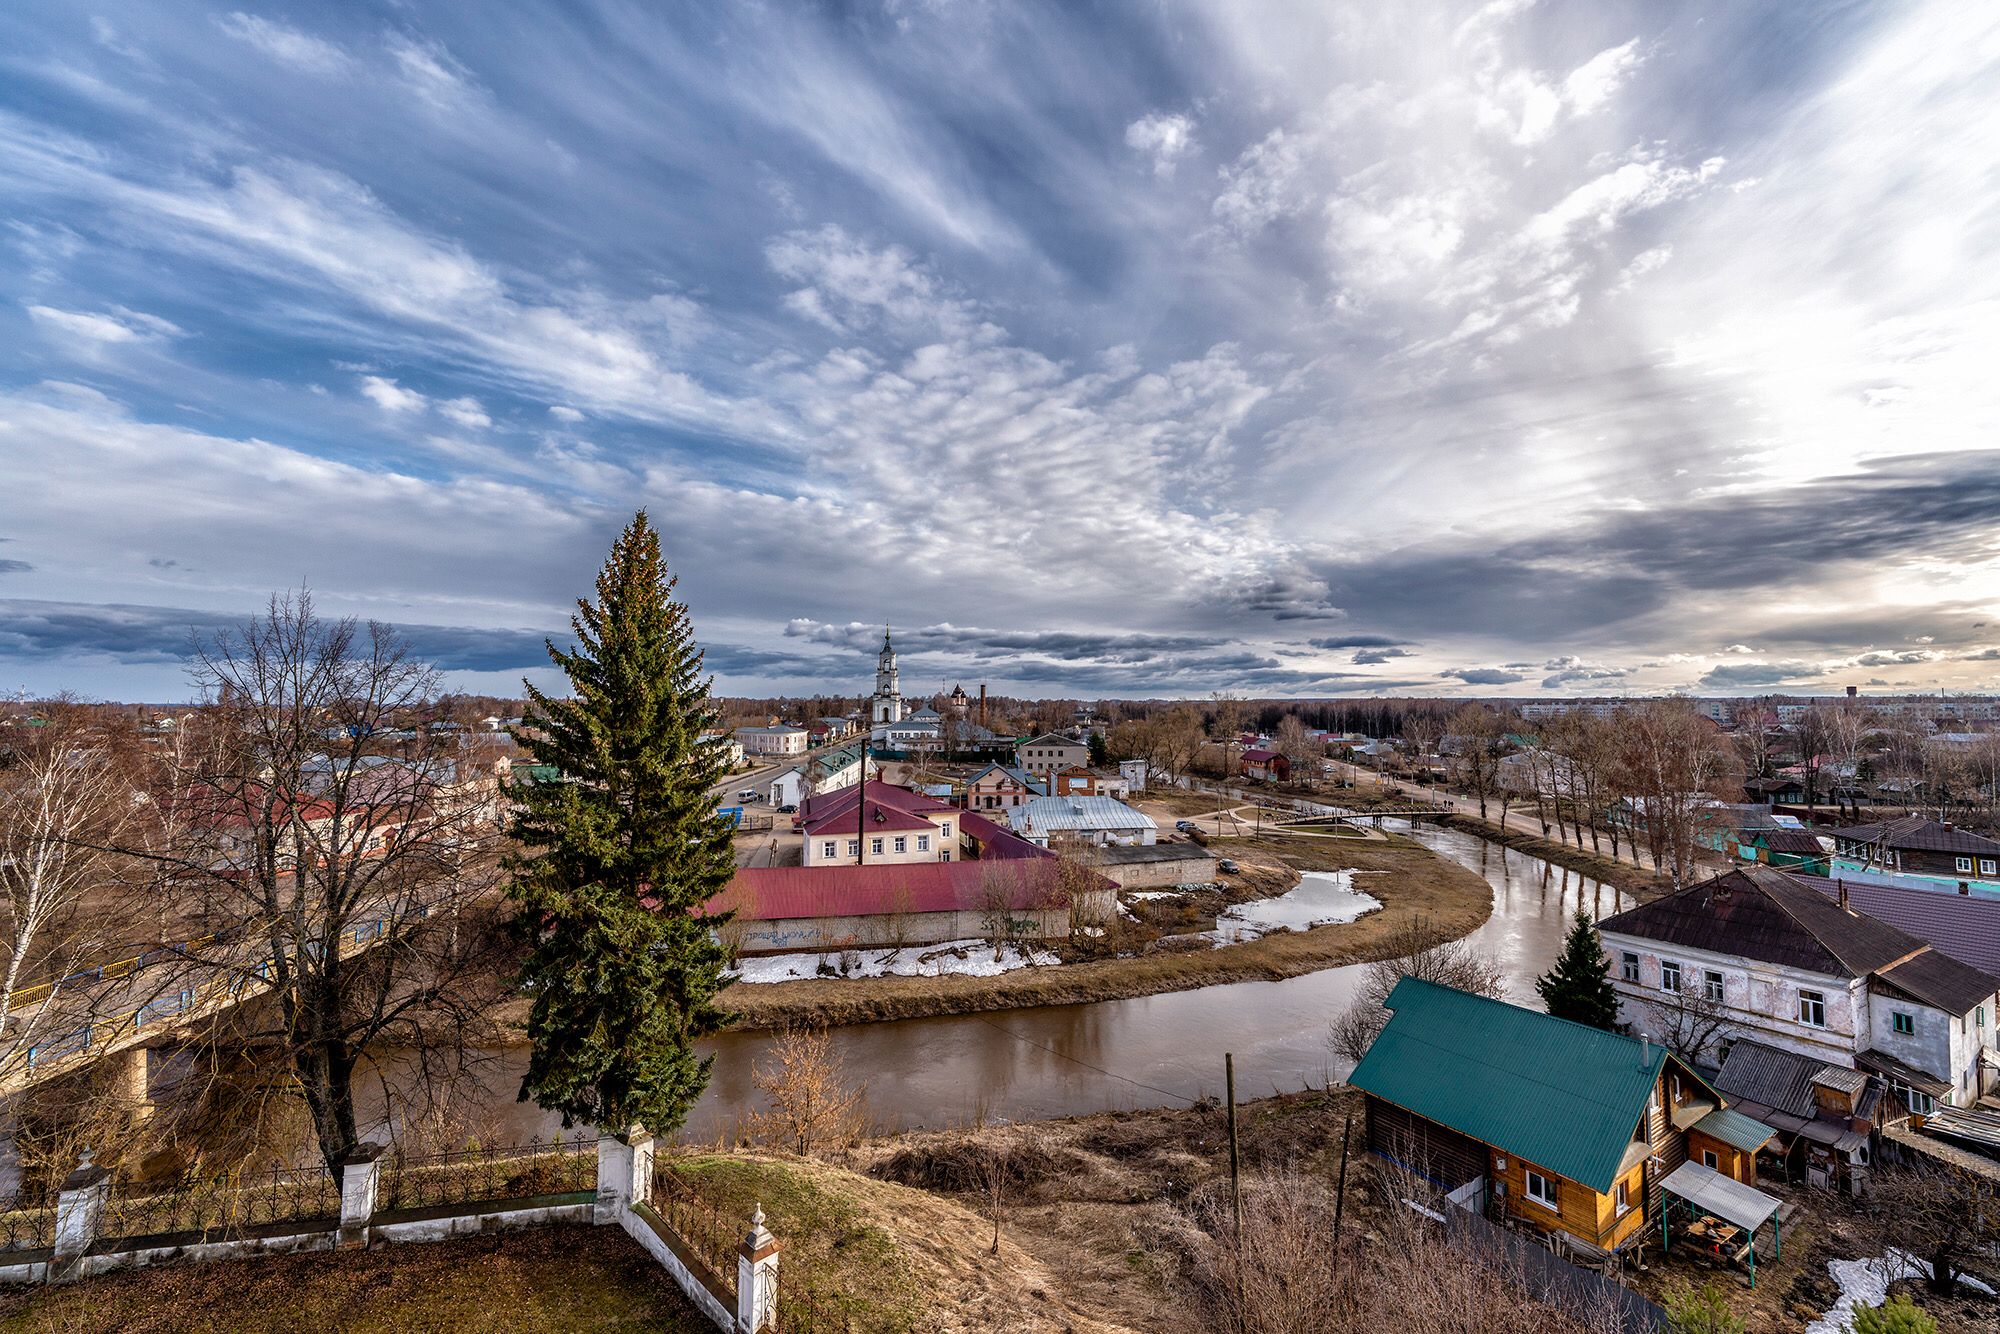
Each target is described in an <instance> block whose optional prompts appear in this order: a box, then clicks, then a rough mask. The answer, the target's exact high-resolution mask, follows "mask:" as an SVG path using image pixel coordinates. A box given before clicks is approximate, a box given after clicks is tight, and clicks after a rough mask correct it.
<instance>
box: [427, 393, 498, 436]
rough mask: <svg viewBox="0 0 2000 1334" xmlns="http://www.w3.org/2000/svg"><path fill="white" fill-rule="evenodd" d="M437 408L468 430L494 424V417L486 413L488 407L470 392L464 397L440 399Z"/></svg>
mask: <svg viewBox="0 0 2000 1334" xmlns="http://www.w3.org/2000/svg"><path fill="white" fill-rule="evenodd" d="M437 409H438V411H439V412H441V413H443V414H444V415H445V416H446V417H447V418H448V419H450V420H451V421H454V422H456V423H458V424H459V425H460V426H463V427H464V428H465V429H466V430H468V431H481V430H485V429H486V428H487V427H489V426H491V425H492V424H493V419H492V418H491V417H489V416H487V415H486V409H485V408H484V407H482V406H480V402H479V400H478V399H476V398H474V397H472V396H471V395H470V394H467V395H465V396H464V397H462V398H446V399H440V400H439V401H438V405H437Z"/></svg>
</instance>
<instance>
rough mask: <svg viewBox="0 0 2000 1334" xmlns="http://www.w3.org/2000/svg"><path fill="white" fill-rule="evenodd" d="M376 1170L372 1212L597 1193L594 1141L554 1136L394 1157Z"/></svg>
mask: <svg viewBox="0 0 2000 1334" xmlns="http://www.w3.org/2000/svg"><path fill="white" fill-rule="evenodd" d="M381 1172H382V1175H381V1178H380V1181H379V1182H378V1184H377V1185H376V1188H375V1207H376V1208H377V1209H378V1210H389V1209H428V1208H436V1207H438V1206H442V1205H454V1204H476V1203H479V1202H481V1201H485V1200H515V1199H527V1198H530V1197H533V1196H537V1195H572V1194H580V1193H583V1192H586V1191H595V1190H596V1189H597V1143H596V1141H595V1140H590V1139H585V1138H584V1137H582V1136H581V1135H579V1136H578V1137H577V1138H575V1139H573V1140H565V1139H563V1138H562V1137H560V1136H558V1137H557V1138H556V1139H554V1140H550V1141H545V1140H542V1139H539V1138H537V1139H533V1140H530V1141H528V1142H527V1143H526V1144H509V1145H497V1146H494V1147H491V1148H475V1149H461V1150H458V1151H457V1152H453V1153H428V1154H401V1153H398V1154H392V1155H391V1156H390V1157H387V1158H385V1159H383V1160H382V1169H381Z"/></svg>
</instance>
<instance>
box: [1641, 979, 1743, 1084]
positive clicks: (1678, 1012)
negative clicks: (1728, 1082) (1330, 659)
mask: <svg viewBox="0 0 2000 1334" xmlns="http://www.w3.org/2000/svg"><path fill="white" fill-rule="evenodd" d="M1730 1023H1731V1021H1730V1018H1729V1012H1728V1011H1727V1010H1726V1009H1724V1008H1723V1006H1722V1003H1721V1002H1720V1001H1717V1000H1712V999H1710V998H1709V995H1708V991H1707V988H1706V986H1705V985H1704V986H1701V987H1697V985H1696V983H1695V982H1694V980H1693V979H1689V978H1683V979H1682V981H1681V988H1680V990H1679V991H1670V992H1668V993H1666V994H1665V995H1663V996H1660V997H1659V998H1658V999H1656V1000H1651V1001H1648V1002H1647V1003H1646V1021H1645V1024H1644V1026H1643V1027H1642V1028H1641V1031H1642V1032H1644V1033H1646V1034H1647V1036H1649V1037H1652V1038H1654V1039H1655V1040H1657V1041H1658V1042H1659V1043H1660V1045H1661V1046H1663V1047H1665V1048H1666V1049H1667V1050H1668V1051H1671V1052H1672V1053H1673V1054H1674V1055H1676V1056H1678V1057H1680V1058H1681V1059H1682V1060H1683V1061H1686V1062H1687V1063H1688V1064H1690V1065H1708V1064H1709V1063H1710V1062H1709V1053H1710V1052H1711V1051H1713V1050H1714V1049H1715V1046H1716V1044H1717V1043H1718V1042H1720V1041H1722V1039H1723V1038H1725V1037H1727V1036H1728V1035H1729V1033H1730Z"/></svg>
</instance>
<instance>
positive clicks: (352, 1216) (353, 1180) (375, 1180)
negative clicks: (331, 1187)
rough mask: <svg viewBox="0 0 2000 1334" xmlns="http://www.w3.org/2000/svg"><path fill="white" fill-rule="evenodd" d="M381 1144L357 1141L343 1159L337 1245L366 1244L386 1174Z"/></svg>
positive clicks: (341, 1164)
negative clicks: (377, 1195)
mask: <svg viewBox="0 0 2000 1334" xmlns="http://www.w3.org/2000/svg"><path fill="white" fill-rule="evenodd" d="M382 1153H383V1148H382V1146H381V1145H380V1144H357V1145H355V1146H354V1150H353V1152H351V1153H349V1154H348V1155H347V1156H346V1157H345V1158H343V1159H341V1160H340V1232H339V1234H338V1235H337V1236H336V1237H335V1238H334V1244H335V1245H337V1246H342V1247H348V1246H366V1245H367V1244H368V1221H369V1220H370V1219H371V1218H373V1217H374V1216H375V1194H376V1190H377V1187H378V1185H379V1183H380V1181H381V1178H382Z"/></svg>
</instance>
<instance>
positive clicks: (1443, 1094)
mask: <svg viewBox="0 0 2000 1334" xmlns="http://www.w3.org/2000/svg"><path fill="white" fill-rule="evenodd" d="M1387 1005H1388V1008H1389V1009H1390V1010H1391V1011H1393V1013H1392V1014H1391V1015H1390V1017H1389V1023H1388V1025H1387V1026H1386V1027H1384V1028H1383V1030H1382V1034H1381V1036H1380V1037H1378V1038H1376V1039H1375V1044H1374V1045H1373V1046H1371V1047H1370V1048H1369V1049H1368V1054H1367V1055H1366V1056H1364V1057H1363V1058H1362V1060H1361V1064H1360V1065H1358V1066H1356V1067H1355V1068H1354V1073H1353V1074H1352V1075H1349V1076H1348V1081H1347V1082H1348V1083H1350V1084H1352V1085H1354V1086H1355V1087H1356V1088H1360V1089H1365V1090H1367V1091H1368V1092H1370V1093H1372V1094H1374V1095H1375V1096H1376V1097H1378V1098H1383V1099H1386V1100H1387V1101H1389V1102H1393V1103H1395V1104H1396V1105H1397V1106H1398V1107H1402V1108H1406V1109H1407V1110H1409V1111H1412V1112H1415V1113H1416V1114H1417V1115H1419V1116H1422V1117H1424V1118H1426V1119H1428V1120H1431V1121H1435V1122H1437V1123H1438V1124H1439V1125H1444V1126H1449V1127H1451V1128H1452V1129H1453V1130H1457V1131H1459V1132H1460V1133H1462V1134H1466V1135H1470V1136H1472V1137H1473V1138H1474V1139H1477V1140H1480V1141H1482V1142H1484V1143H1486V1144H1490V1145H1492V1146H1493V1147H1494V1148H1496V1149H1498V1150H1500V1151H1501V1152H1503V1153H1507V1154H1512V1155H1515V1156H1518V1157H1520V1158H1524V1159H1526V1160H1527V1161H1528V1162H1531V1163H1533V1164H1534V1165H1535V1166H1537V1167H1541V1168H1546V1169H1547V1170H1548V1171H1551V1172H1554V1173H1556V1174H1557V1175H1559V1176H1563V1177H1567V1178H1569V1179H1570V1180H1571V1181H1577V1182H1581V1183H1582V1184H1584V1185H1586V1186H1588V1187H1590V1188H1591V1189H1592V1190H1595V1191H1597V1192H1599V1193H1600V1194H1608V1193H1609V1192H1610V1190H1611V1187H1612V1185H1613V1183H1614V1182H1616V1180H1617V1178H1618V1166H1619V1164H1620V1163H1621V1162H1622V1161H1623V1160H1624V1157H1625V1148H1626V1146H1627V1145H1628V1144H1630V1143H1631V1142H1632V1136H1633V1132H1634V1131H1636V1130H1637V1129H1638V1126H1639V1119H1640V1117H1642V1116H1643V1115H1645V1112H1646V1102H1647V1099H1648V1097H1650V1096H1651V1094H1652V1091H1653V1086H1654V1085H1655V1084H1656V1083H1657V1082H1658V1080H1659V1077H1660V1070H1661V1067H1662V1066H1664V1065H1665V1064H1666V1061H1667V1051H1666V1049H1665V1048H1664V1047H1660V1046H1658V1045H1650V1046H1649V1045H1648V1044H1644V1043H1642V1042H1641V1041H1640V1040H1639V1039H1637V1038H1628V1037H1626V1036H1625V1035H1624V1034H1622V1033H1607V1032H1605V1031H1604V1030H1603V1029H1599V1028H1591V1027H1589V1026H1588V1025H1585V1024H1577V1023H1571V1022H1570V1021H1569V1020H1567V1019H1557V1018H1555V1017H1554V1016H1552V1015H1547V1014H1543V1013H1541V1012H1540V1011H1538V1010H1528V1009H1523V1008H1522V1007H1520V1006H1518V1005H1509V1004H1507V1003H1506V1002H1505V1001H1496V1000H1488V999H1487V998H1486V997H1484V996H1474V995H1472V994H1470V993H1469V992H1464V991H1456V990H1453V989H1452V988H1450V987H1441V986H1438V985H1436V984H1435V983H1431V982H1422V981H1419V980H1417V979H1416V978H1413V977H1406V978H1404V979H1403V980H1402V981H1400V982H1398V983H1397V984H1396V989H1395V990H1394V991H1392V992H1390V993H1389V999H1388V1002H1387ZM1690 1077H1693V1076H1692V1072H1690ZM1697 1082H1699V1081H1698V1079H1697Z"/></svg>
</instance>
